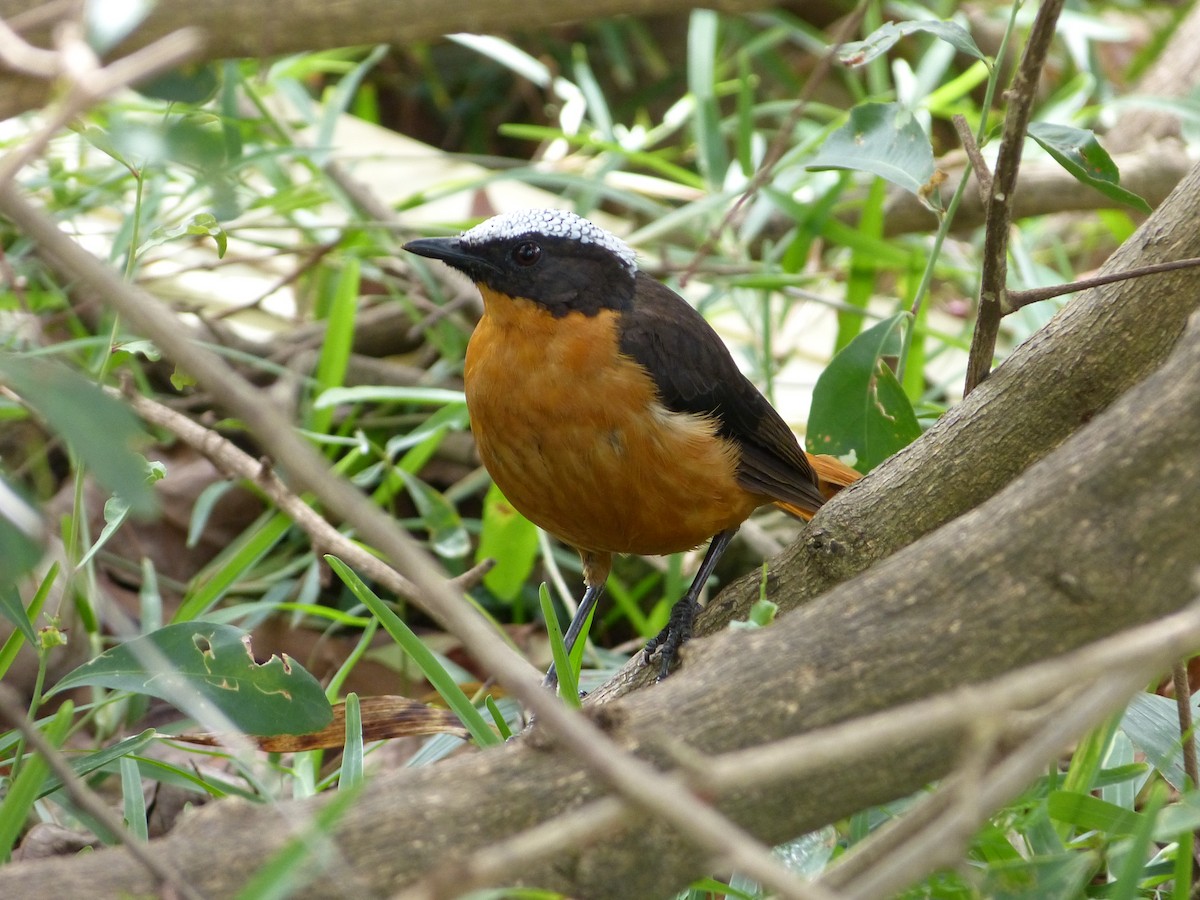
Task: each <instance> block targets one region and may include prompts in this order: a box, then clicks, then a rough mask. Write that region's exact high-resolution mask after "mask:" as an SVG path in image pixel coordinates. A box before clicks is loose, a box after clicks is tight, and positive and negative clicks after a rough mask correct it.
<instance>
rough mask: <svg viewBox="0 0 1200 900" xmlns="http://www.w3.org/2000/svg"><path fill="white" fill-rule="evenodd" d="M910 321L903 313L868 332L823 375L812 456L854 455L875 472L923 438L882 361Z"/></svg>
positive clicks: (812, 423)
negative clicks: (896, 454) (898, 330)
mask: <svg viewBox="0 0 1200 900" xmlns="http://www.w3.org/2000/svg"><path fill="white" fill-rule="evenodd" d="M908 318H909V316H908V314H907V313H898V314H897V315H894V316H892V317H891V318H890V319H884V320H883V321H882V322H879V323H878V324H876V325H873V326H872V327H871V328H868V329H867V330H866V331H864V332H863V333H862V334H860V335H859V336H858V337H856V338H855V339H854V340H853V341H851V342H850V343H849V345H847V347H846V349H844V350H842V351H841V352H840V353H839V354H838V355H837V356H835V357H834V358H833V361H832V362H830V364H829V365H828V367H826V369H825V371H824V372H822V373H821V376H820V377H819V378H818V379H817V384H816V387H815V388H814V389H813V402H812V410H811V412H810V414H809V418H808V440H807V444H808V449H809V450H810V451H811V452H813V453H831V454H833V455H835V456H846V455H848V454H850V453H851V452H853V453H854V454H855V456H856V457H857V462H856V465H857V466H858V467H859V468H860V469H862V470H863V471H870V470H871V469H872V468H874V467H875V466H876V465H878V464H879V463H881V462H882V461H883V460H885V459H887V458H888V457H889V456H891V455H892V454H894V453H896V452H898V451H899V450H901V449H902V448H904V447H907V446H908V445H909V444H911V443H912V442H913V441H914V440H916V439H917V437H918V436H919V435H920V434H921V426H920V425H919V424H918V423H917V417H916V415H915V414H914V413H913V408H912V404H911V403H910V402H909V400H908V397H907V396H906V395H905V393H904V389H903V388H902V387H901V386H900V382H898V381H897V380H896V376H895V374H894V373H893V372H892V370H891V369H890V368H888V366H887V365H886V364H885V363H884V361H883V358H882V357H883V356H884V355H885V353H886V352H887V351H889V349H891V345H890V342H891V341H892V338H893V332H894V331H895V330H896V329H897V328H898V327H900V326H901V325H902V324H903V323H904V322H905V321H906V320H907V319H908Z"/></svg>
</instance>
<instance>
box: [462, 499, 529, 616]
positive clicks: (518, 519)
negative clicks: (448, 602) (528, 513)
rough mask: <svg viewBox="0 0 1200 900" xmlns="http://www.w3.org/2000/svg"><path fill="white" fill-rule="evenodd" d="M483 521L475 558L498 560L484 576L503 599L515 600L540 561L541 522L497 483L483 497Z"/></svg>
mask: <svg viewBox="0 0 1200 900" xmlns="http://www.w3.org/2000/svg"><path fill="white" fill-rule="evenodd" d="M481 521H482V527H481V529H480V533H479V547H478V549H477V550H476V551H475V562H477V563H478V562H483V560H485V559H494V560H495V561H496V564H495V565H494V566H493V567H492V568H491V569H490V570H489V571H488V573H487V574H486V575H484V576H483V584H484V586H485V587H486V588H487V589H488V590H489V591H491V592H492V593H493V594H494V595H496V596H497V597H499V598H500V599H501V600H504V601H507V602H512V600H513V598H515V597H516V596H517V594H519V593H520V592H521V588H522V587H523V586H524V584H525V581H526V579H527V578H529V575H530V573H531V572H532V571H533V566H534V564H535V563H536V562H537V554H538V533H537V526H536V525H534V524H533V523H532V522H530V521H529V520H528V519H526V518H525V517H524V516H523V515H521V514H520V513H519V512H517V511H516V509H514V508H513V505H512V504H511V503H509V502H508V500H507V499H506V498H505V496H504V495H503V494H502V493H500V488H498V487H496V486H495V485H494V484H493V485H492V486H491V487H490V488H489V489H488V492H487V496H486V497H485V498H484V500H483V515H482V517H481Z"/></svg>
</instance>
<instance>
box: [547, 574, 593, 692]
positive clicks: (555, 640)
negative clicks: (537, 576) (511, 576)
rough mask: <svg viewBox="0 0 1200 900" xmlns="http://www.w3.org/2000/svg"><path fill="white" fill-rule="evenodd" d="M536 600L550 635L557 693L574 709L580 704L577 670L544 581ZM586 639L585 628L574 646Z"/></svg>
mask: <svg viewBox="0 0 1200 900" xmlns="http://www.w3.org/2000/svg"><path fill="white" fill-rule="evenodd" d="M538 602H539V603H540V604H541V606H542V618H543V619H545V620H546V632H547V633H548V634H549V635H550V652H551V653H552V654H553V656H554V670H555V671H556V672H557V673H558V693H559V695H560V696H561V697H562V698H563V702H564V703H566V704H567V706H573V707H575V708H576V709H579V707H580V706H581V705H582V704H581V703H580V702H579V672H578V670H577V669H576V668H575V667H574V666H573V665H572V663H571V659H570V657H569V656H568V654H567V646H566V644H565V643H564V642H563V633H562V629H561V628H559V627H558V616H556V615H554V604H553V603H551V602H550V589H549V588H547V587H546V582H544V581H543V582H542V583H541V586H540V587H538ZM586 640H587V629H586V628H585V629H584V630H583V631H581V632H579V639H578V640H577V641H575V646H576V647H579V648H582V647H583V644H584V642H585V641H586Z"/></svg>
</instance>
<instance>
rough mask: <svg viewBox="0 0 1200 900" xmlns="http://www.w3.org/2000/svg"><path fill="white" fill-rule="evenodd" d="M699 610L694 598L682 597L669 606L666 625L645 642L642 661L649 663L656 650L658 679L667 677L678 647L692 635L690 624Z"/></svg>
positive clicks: (644, 663)
mask: <svg viewBox="0 0 1200 900" xmlns="http://www.w3.org/2000/svg"><path fill="white" fill-rule="evenodd" d="M699 611H700V605H699V604H698V603H697V602H696V601H695V600H693V599H692V598H691V597H688V596H685V597H683V598H682V599H681V600H680V601H679V602H678V603H676V604H675V605H674V606H673V607H672V608H671V617H670V619H668V620H667V627H666V628H664V629H663V630H662V631H660V632H659V633H658V634H657V635H655V636H654V637H652V638H651V639H650V640H649V641H648V642H647V644H646V649H645V650H643V651H642V663H643V665H649V664H650V659H651V657H653V656H654V653H655V651H658V664H659V668H658V679H657V680H658V681H662V680H663V679H664V678H666V677H667V675H668V674H669V673H670V671H671V662H672V661H673V660H674V659H675V655H676V654H677V653H678V652H679V648H680V647H682V646H683V645H684V644H685V643H687V641H688V639H689V638H690V637H691V636H692V624H693V623H694V622H695V621H696V613H697V612H699Z"/></svg>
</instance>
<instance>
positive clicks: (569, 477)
mask: <svg viewBox="0 0 1200 900" xmlns="http://www.w3.org/2000/svg"><path fill="white" fill-rule="evenodd" d="M482 291H483V295H484V303H485V308H486V314H485V315H484V317H483V319H482V320H481V321H480V323H479V325H478V326H477V327H476V330H475V333H474V335H472V337H471V342H470V345H469V346H468V348H467V360H466V370H465V380H466V394H467V407H468V410H469V411H470V414H471V423H472V428H473V430H474V432H475V440H476V443H477V445H478V447H479V453H480V456H481V457H482V458H483V462H484V465H485V466H487V470H488V472H489V473H490V474H491V476H492V478H493V479H494V480H495V482H496V484H497V485H498V486H499V488H500V490H501V491H503V492H504V495H505V496H506V497H507V498H508V500H509V502H511V503H512V504H513V506H515V507H516V508H517V509H518V510H520V511H521V513H522V514H524V515H525V516H526V518H528V519H530V520H531V521H532V522H534V523H535V524H537V525H539V526H540V527H542V528H544V529H545V530H546V531H548V532H550V533H551V534H553V535H554V536H555V537H557V538H559V539H561V540H563V541H565V542H566V543H568V544H571V545H572V546H574V547H576V548H577V549H579V550H585V551H592V552H603V553H639V554H664V553H675V552H678V551H680V550H687V549H690V548H692V547H695V546H697V545H698V544H701V543H703V542H704V541H706V540H708V538H710V537H712V536H713V535H714V534H716V533H717V532H720V531H723V530H725V529H726V528H731V527H733V526H735V525H738V524H740V523H741V522H742V521H744V520H745V519H746V517H747V516H749V515H750V513H751V512H753V511H754V509H755V508H756V507H758V506H760V505H761V504H763V503H766V502H769V498H766V497H759V496H756V495H752V494H749V493H747V491H745V490H744V489H743V488H742V487H741V486H739V485H738V484H737V482H736V480H735V477H734V473H735V470H736V466H737V450H736V448H735V447H734V445H733V444H731V443H730V442H729V441H726V440H724V439H722V438H719V437H717V436H716V435H715V433H714V431H715V425H714V423H713V422H712V421H711V420H709V419H705V418H702V417H698V416H692V415H687V414H684V413H674V412H671V411H669V410H667V409H665V408H664V407H663V406H662V405H661V404H660V403H659V402H658V399H657V395H656V392H655V389H654V385H653V382H652V380H651V379H650V377H649V376H648V375H647V374H646V372H645V371H644V370H643V369H642V368H641V367H640V366H638V365H637V364H636V363H635V362H634V361H633V360H632V359H629V358H628V357H620V360H619V363H618V364H616V365H614V360H615V359H617V349H616V348H617V330H616V313H615V312H613V311H610V310H605V311H602V312H600V313H599V314H598V315H594V316H585V315H583V314H582V313H570V314H568V315H567V316H565V317H563V318H559V319H555V318H554V317H553V316H551V315H550V313H549V312H547V311H546V310H545V309H544V308H543V307H540V306H538V305H537V304H534V303H532V302H530V301H526V300H514V299H513V298H510V297H506V296H503V295H497V294H494V293H492V292H490V291H488V290H487V289H486V288H482Z"/></svg>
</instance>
